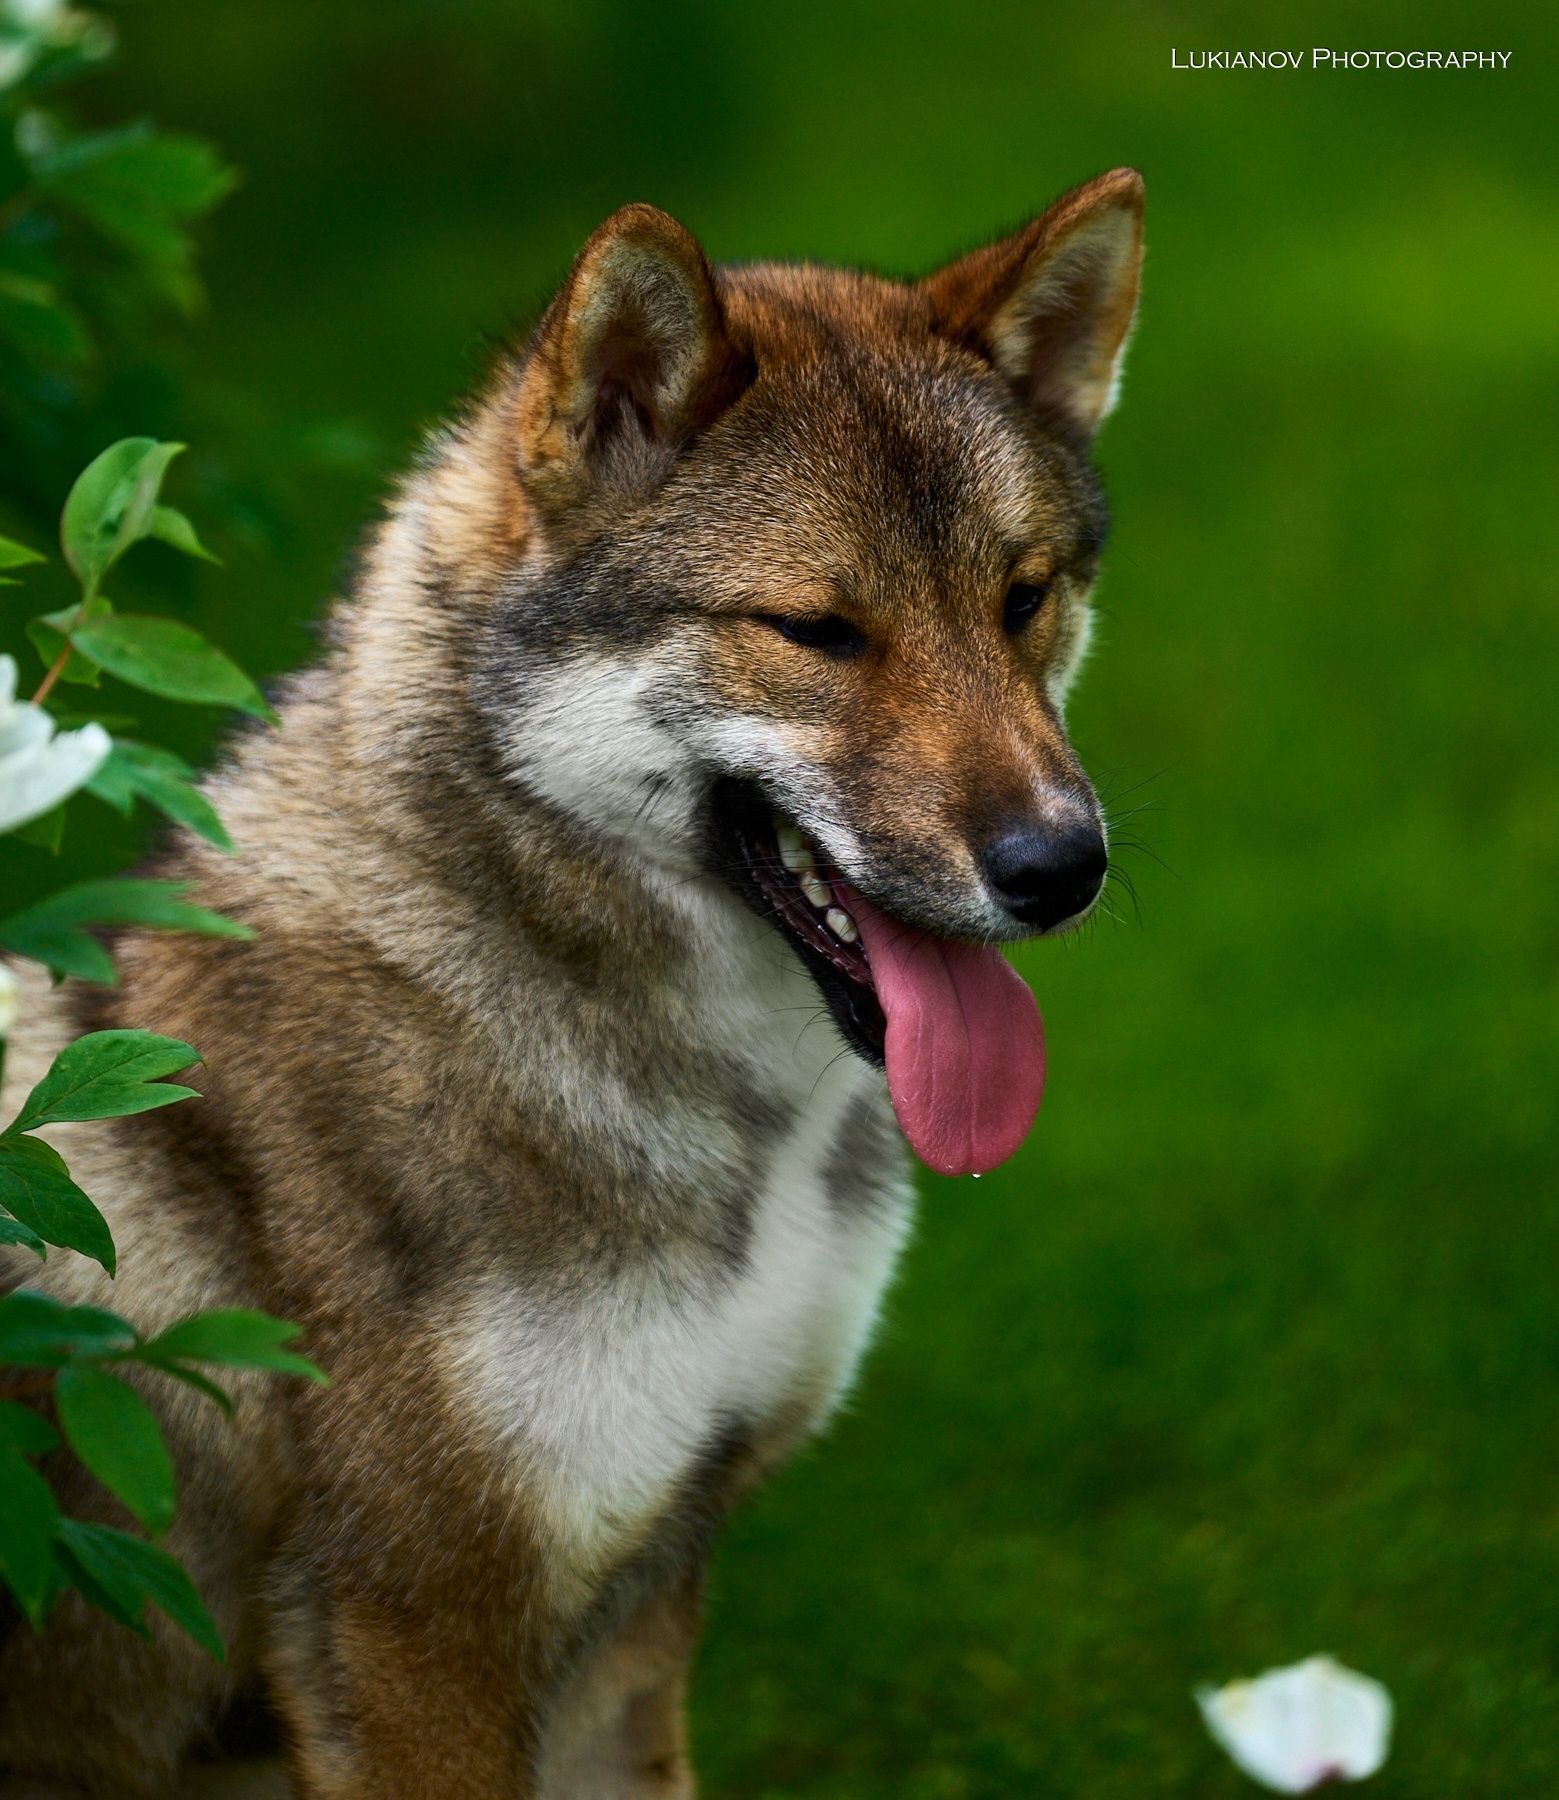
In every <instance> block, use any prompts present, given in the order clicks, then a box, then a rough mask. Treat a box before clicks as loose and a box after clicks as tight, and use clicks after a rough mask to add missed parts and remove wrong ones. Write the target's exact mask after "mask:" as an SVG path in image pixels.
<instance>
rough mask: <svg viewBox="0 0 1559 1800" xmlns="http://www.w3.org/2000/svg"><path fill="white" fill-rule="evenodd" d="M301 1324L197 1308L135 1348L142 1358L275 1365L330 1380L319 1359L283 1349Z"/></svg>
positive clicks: (236, 1365) (246, 1310)
mask: <svg viewBox="0 0 1559 1800" xmlns="http://www.w3.org/2000/svg"><path fill="white" fill-rule="evenodd" d="M299 1330H300V1328H299V1327H298V1326H296V1325H293V1324H289V1322H288V1321H287V1320H286V1319H276V1318H272V1316H271V1315H270V1314H269V1313H263V1312H255V1311H252V1310H250V1309H249V1308H247V1307H226V1308H217V1309H215V1310H213V1311H211V1312H203V1313H196V1314H194V1316H193V1317H191V1318H188V1319H181V1320H179V1322H178V1323H177V1324H176V1325H170V1326H169V1327H168V1329H167V1330H166V1331H161V1332H159V1333H158V1334H157V1336H156V1337H152V1338H147V1340H146V1341H145V1342H144V1343H143V1344H141V1345H139V1346H138V1347H137V1349H136V1351H135V1357H136V1360H138V1361H156V1362H166V1361H167V1360H168V1359H170V1358H173V1359H176V1360H178V1361H180V1362H205V1363H216V1364H218V1365H219V1366H221V1367H223V1368H229V1369H273V1370H276V1371H278V1372H279V1373H281V1374H284V1375H303V1376H306V1377H307V1378H308V1379H309V1380H310V1381H317V1382H319V1383H320V1384H321V1385H324V1384H325V1383H327V1382H328V1381H329V1377H328V1376H327V1375H326V1374H325V1371H324V1370H323V1369H321V1368H320V1367H319V1365H318V1364H317V1363H313V1362H310V1361H309V1359H308V1358H307V1357H306V1356H300V1355H298V1353H297V1352H296V1351H295V1350H286V1349H283V1347H282V1346H283V1345H285V1344H290V1343H291V1342H292V1340H293V1339H294V1338H295V1337H297V1336H298V1335H299Z"/></svg>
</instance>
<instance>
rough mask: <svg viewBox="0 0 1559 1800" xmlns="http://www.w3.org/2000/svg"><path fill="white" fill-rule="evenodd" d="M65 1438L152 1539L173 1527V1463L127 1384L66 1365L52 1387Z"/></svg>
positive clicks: (96, 1371)
mask: <svg viewBox="0 0 1559 1800" xmlns="http://www.w3.org/2000/svg"><path fill="white" fill-rule="evenodd" d="M54 1404H55V1410H56V1412H57V1413H58V1415H59V1421H60V1429H61V1430H62V1431H63V1432H64V1433H65V1440H66V1442H67V1443H68V1444H69V1445H70V1447H71V1449H72V1450H74V1451H75V1453H76V1455H77V1456H78V1457H80V1459H81V1460H82V1462H83V1463H85V1464H86V1466H87V1468H88V1469H90V1470H91V1472H92V1473H93V1474H94V1475H95V1476H96V1477H97V1478H98V1480H99V1481H101V1482H102V1484H103V1486H104V1487H106V1488H107V1489H108V1490H109V1492H110V1493H112V1494H114V1495H116V1496H117V1497H118V1498H119V1499H120V1500H122V1501H123V1502H124V1504H125V1505H126V1506H127V1507H128V1508H129V1509H130V1511H131V1512H132V1513H133V1514H134V1515H135V1517H136V1518H137V1519H138V1520H139V1521H140V1522H141V1524H142V1525H144V1526H145V1527H146V1529H147V1530H148V1531H149V1532H151V1533H152V1534H153V1536H159V1537H160V1536H161V1534H162V1533H163V1532H165V1531H166V1530H167V1529H168V1527H169V1526H170V1525H171V1524H172V1523H173V1513H174V1508H175V1505H176V1498H177V1496H176V1490H175V1487H174V1480H173V1459H172V1458H171V1457H170V1456H169V1455H168V1446H167V1445H166V1444H165V1443H164V1442H163V1436H162V1427H161V1426H160V1425H159V1424H158V1423H157V1415H156V1414H155V1413H154V1412H153V1411H152V1409H151V1408H150V1407H149V1406H148V1405H147V1404H146V1402H145V1401H144V1400H143V1399H142V1398H141V1396H140V1395H139V1394H138V1393H137V1392H136V1391H135V1389H134V1388H133V1387H131V1386H130V1384H129V1383H128V1382H127V1381H124V1380H121V1378H120V1377H119V1376H117V1375H111V1374H109V1373H108V1371H107V1370H106V1369H95V1368H92V1367H91V1366H90V1365H86V1364H81V1363H67V1364H66V1366H65V1367H64V1368H63V1369H61V1370H60V1372H59V1376H58V1378H57V1379H56V1381H55V1383H54Z"/></svg>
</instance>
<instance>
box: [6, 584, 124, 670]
mask: <svg viewBox="0 0 1559 1800" xmlns="http://www.w3.org/2000/svg"><path fill="white" fill-rule="evenodd" d="M113 610H114V608H113V604H112V602H111V601H108V600H105V599H104V598H103V596H102V595H101V594H99V595H97V597H96V598H95V599H94V600H93V601H92V602H91V604H90V605H89V606H88V607H87V610H86V613H85V616H84V617H82V618H81V622H82V623H83V624H86V623H87V621H88V620H90V619H101V618H106V617H107V616H108V614H110V613H111V612H112V611H113ZM78 616H81V608H80V607H79V606H62V607H61V608H60V610H59V611H58V612H51V613H40V614H39V615H38V617H37V618H35V619H29V620H28V621H27V624H26V626H25V628H24V629H25V630H26V632H27V641H28V642H29V643H30V644H31V645H32V647H33V649H35V650H36V651H37V652H38V655H39V656H40V657H41V658H42V660H43V666H44V667H45V668H46V669H52V668H53V667H54V664H55V661H56V660H57V658H58V657H59V653H60V652H61V651H62V650H63V649H64V648H65V644H66V640H67V634H68V633H69V631H70V629H71V627H72V626H73V625H74V624H75V623H76V620H77V618H78ZM60 680H61V681H70V682H75V683H76V684H78V685H79V686H81V687H100V686H101V685H102V682H101V680H100V678H99V676H98V669H97V664H96V663H95V662H93V661H92V659H91V658H90V657H87V656H83V655H82V654H81V652H80V651H79V650H77V649H76V648H75V647H74V646H72V647H71V652H70V655H69V656H67V657H66V658H65V666H64V668H63V669H61V670H60Z"/></svg>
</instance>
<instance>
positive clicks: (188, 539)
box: [146, 506, 220, 566]
mask: <svg viewBox="0 0 1559 1800" xmlns="http://www.w3.org/2000/svg"><path fill="white" fill-rule="evenodd" d="M146 535H147V536H148V537H154V538H160V539H161V541H162V542H163V543H165V544H171V545H172V546H173V548H174V549H175V550H182V551H183V552H184V554H185V555H186V556H198V557H199V558H200V560H201V561H202V562H208V563H217V564H218V566H220V558H218V557H215V556H213V555H212V554H211V552H210V551H209V550H208V549H207V548H206V546H205V545H204V544H203V543H201V541H200V539H199V538H198V537H197V536H196V535H195V527H194V526H193V525H192V524H190V522H189V520H188V519H187V518H185V516H184V514H183V513H181V512H180V511H179V509H178V508H177V507H176V506H154V507H153V508H152V516H151V518H150V520H149V521H148V523H147V533H146Z"/></svg>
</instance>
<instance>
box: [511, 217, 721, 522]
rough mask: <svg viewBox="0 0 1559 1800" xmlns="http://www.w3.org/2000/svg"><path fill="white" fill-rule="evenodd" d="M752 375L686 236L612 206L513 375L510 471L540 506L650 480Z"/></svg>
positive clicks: (700, 255)
mask: <svg viewBox="0 0 1559 1800" xmlns="http://www.w3.org/2000/svg"><path fill="white" fill-rule="evenodd" d="M750 379H751V375H750V365H749V362H748V359H747V358H745V357H744V356H742V355H741V354H739V353H738V351H737V350H736V348H735V346H733V345H732V343H731V341H730V338H729V336H728V334H727V331H726V323H725V313H724V309H723V307H722V306H721V304H720V296H719V292H718V290H717V289H716V286H715V278H714V272H713V270H712V269H711V268H710V266H709V261H708V258H707V257H706V256H705V255H704V252H703V250H702V248H701V247H700V246H699V243H698V240H697V239H696V238H695V237H694V236H693V234H692V233H691V232H690V231H688V230H687V228H686V227H685V226H683V225H679V224H678V223H677V221H676V220H675V219H673V218H672V217H671V216H670V215H669V214H667V213H663V212H661V211H660V210H659V209H658V208H656V207H653V206H625V207H623V208H622V210H621V211H620V212H616V213H613V214H612V216H611V218H609V219H608V220H607V221H606V223H605V224H604V225H602V226H601V227H600V228H599V229H598V230H597V231H596V232H595V233H594V234H593V235H592V236H591V238H590V239H589V241H588V242H587V243H586V245H585V247H584V249H583V250H582V251H581V252H580V253H579V259H578V261H577V262H576V263H575V264H574V267H573V269H572V271H571V272H570V274H569V277H568V280H567V282H566V283H565V284H564V286H563V291H562V292H561V293H560V294H559V295H558V297H557V299H556V300H554V301H553V303H552V305H551V306H550V307H549V308H548V310H547V314H546V317H545V318H544V319H543V320H542V322H541V326H540V329H539V330H538V332H537V334H536V339H535V342H534V344H533V345H532V348H531V352H530V355H529V358H528V359H527V361H526V364H525V368H524V372H523V374H522V376H521V381H520V395H519V440H520V473H521V478H522V480H523V481H524V483H525V486H526V489H527V491H528V492H529V493H530V494H531V496H532V497H533V498H534V499H535V500H537V501H538V502H539V503H540V504H541V505H542V506H543V507H547V508H551V507H555V506H563V505H567V504H568V503H570V502H571V501H573V500H577V499H582V498H585V497H587V496H588V495H591V494H595V495H597V496H602V495H606V494H610V495H612V496H613V497H617V498H622V499H630V498H632V497H634V496H635V495H638V494H642V493H645V492H647V491H648V490H649V489H650V488H652V487H654V486H655V485H656V484H657V483H658V482H659V481H660V480H661V479H662V478H663V477H664V475H665V473H666V471H667V469H669V467H670V466H671V463H672V461H673V460H674V459H675V457H676V454H677V452H678V450H679V449H680V448H681V447H682V446H683V445H684V444H685V443H686V442H687V441H688V440H689V439H690V438H691V437H693V436H694V435H695V434H696V433H697V432H699V431H701V430H703V429H704V427H705V426H707V425H709V424H710V423H711V422H712V421H713V420H714V419H715V418H716V417H717V416H718V415H719V413H721V412H722V411H723V410H724V409H725V408H726V407H727V406H729V405H730V404H731V402H732V401H733V400H734V399H735V398H736V397H737V395H738V394H739V393H740V392H741V391H742V389H743V388H744V387H745V386H746V385H747V382H748V381H749V380H750Z"/></svg>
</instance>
